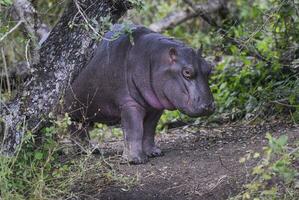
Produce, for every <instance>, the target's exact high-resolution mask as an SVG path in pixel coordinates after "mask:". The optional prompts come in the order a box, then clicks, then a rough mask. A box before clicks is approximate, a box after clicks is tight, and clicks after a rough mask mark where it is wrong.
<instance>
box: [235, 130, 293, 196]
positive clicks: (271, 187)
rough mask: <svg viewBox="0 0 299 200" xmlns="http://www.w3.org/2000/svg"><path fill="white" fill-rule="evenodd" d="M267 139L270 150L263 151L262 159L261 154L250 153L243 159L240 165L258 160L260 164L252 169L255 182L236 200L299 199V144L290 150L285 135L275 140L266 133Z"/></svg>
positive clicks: (245, 188)
mask: <svg viewBox="0 0 299 200" xmlns="http://www.w3.org/2000/svg"><path fill="white" fill-rule="evenodd" d="M266 138H267V139H268V146H266V147H265V148H264V154H263V155H262V156H261V155H260V153H258V152H255V153H254V152H251V153H248V154H247V155H246V156H245V157H243V158H241V159H240V162H241V163H244V162H246V161H250V160H251V159H258V158H260V161H259V162H258V164H257V165H256V166H255V167H254V168H253V169H252V172H251V175H252V176H253V179H252V181H251V182H250V183H248V184H246V185H245V186H244V191H243V192H242V193H241V194H239V195H238V196H236V197H235V198H233V199H234V200H237V199H244V200H245V199H254V200H264V199H271V200H275V199H281V200H282V199H284V200H288V199H289V200H291V199H297V198H298V197H299V193H298V190H297V189H298V187H299V185H298V179H297V178H296V177H298V175H299V173H298V170H297V169H296V167H295V162H296V161H298V158H299V143H298V142H299V141H297V143H295V146H293V147H289V146H288V145H287V141H288V137H287V136H286V135H282V136H280V137H279V138H274V137H272V136H271V134H269V133H267V135H266Z"/></svg>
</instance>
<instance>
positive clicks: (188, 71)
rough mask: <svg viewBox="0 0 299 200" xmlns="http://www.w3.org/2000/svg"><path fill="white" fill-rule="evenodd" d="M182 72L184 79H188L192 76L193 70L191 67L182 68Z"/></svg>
mask: <svg viewBox="0 0 299 200" xmlns="http://www.w3.org/2000/svg"><path fill="white" fill-rule="evenodd" d="M182 74H183V76H184V78H185V79H187V80H190V79H191V78H192V76H193V72H192V70H191V69H186V68H185V69H183V71H182Z"/></svg>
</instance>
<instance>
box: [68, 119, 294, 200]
mask: <svg viewBox="0 0 299 200" xmlns="http://www.w3.org/2000/svg"><path fill="white" fill-rule="evenodd" d="M266 132H270V133H271V134H273V135H274V136H276V137H278V136H279V135H282V134H287V135H288V137H289V140H290V141H295V140H298V139H299V127H298V126H294V125H292V126H290V125H286V124H282V123H271V124H263V125H222V126H217V127H211V126H207V127H196V126H193V127H188V128H180V129H174V130H170V131H168V133H166V134H161V135H159V136H158V145H159V146H160V147H161V149H162V150H163V151H164V152H165V155H164V156H163V157H159V158H152V159H150V161H149V162H148V163H147V164H145V165H128V164H123V163H122V161H121V158H120V152H121V146H122V142H121V141H114V142H111V141H110V142H107V143H105V144H104V149H105V156H104V157H105V160H106V161H107V162H108V163H111V169H113V171H114V172H115V173H117V177H122V179H120V180H119V181H118V180H115V178H114V179H113V178H112V179H113V180H114V181H112V183H111V182H110V183H109V184H107V185H106V186H102V185H103V180H101V181H100V180H99V179H97V178H92V177H95V176H93V175H92V174H90V176H91V177H90V179H89V181H88V182H86V183H80V184H79V185H78V186H77V187H75V188H74V191H75V192H76V193H77V194H79V196H78V197H79V198H80V199H102V200H189V199H199V200H201V199H205V200H206V199H207V200H222V199H228V198H229V197H232V196H233V195H235V194H236V193H238V192H239V191H240V190H241V188H242V184H243V183H245V182H248V181H249V180H250V169H251V168H252V167H253V166H254V165H255V164H256V163H257V162H258V159H256V160H252V161H250V162H249V163H248V162H247V163H246V164H241V163H239V160H240V158H242V157H243V156H244V155H245V154H247V153H248V152H249V151H259V152H261V151H262V147H263V146H265V145H266V144H267V140H266V138H265V134H266ZM111 176H112V177H113V174H112V175H111ZM128 177H129V178H128ZM106 178H107V176H106ZM104 182H105V181H104ZM100 185H101V186H100ZM95 188H98V189H95Z"/></svg>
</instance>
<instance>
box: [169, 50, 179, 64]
mask: <svg viewBox="0 0 299 200" xmlns="http://www.w3.org/2000/svg"><path fill="white" fill-rule="evenodd" d="M177 55H178V53H177V50H176V49H175V48H174V47H171V48H170V49H169V59H170V62H171V63H173V62H175V61H176V60H177Z"/></svg>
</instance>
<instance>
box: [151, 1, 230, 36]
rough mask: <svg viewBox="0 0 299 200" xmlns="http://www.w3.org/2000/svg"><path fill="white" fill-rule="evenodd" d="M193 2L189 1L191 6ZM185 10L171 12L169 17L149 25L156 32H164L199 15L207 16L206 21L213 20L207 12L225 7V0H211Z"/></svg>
mask: <svg viewBox="0 0 299 200" xmlns="http://www.w3.org/2000/svg"><path fill="white" fill-rule="evenodd" d="M190 4H191V2H190V1H188V5H189V6H190ZM191 5H192V6H190V7H189V8H187V9H185V10H183V11H175V12H172V13H170V14H169V15H168V16H167V17H165V18H164V19H162V20H161V21H159V22H156V23H153V24H151V25H150V26H149V28H150V29H152V30H153V31H156V32H163V31H164V30H166V29H169V28H173V27H175V26H177V25H179V24H181V23H183V22H185V21H187V20H189V19H192V18H194V17H197V16H201V17H202V18H205V20H206V21H209V22H210V23H212V22H211V20H210V18H208V17H207V14H210V13H215V12H217V11H219V10H221V9H222V8H223V7H224V3H223V0H210V1H208V2H207V3H204V4H199V5H193V4H191Z"/></svg>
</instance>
